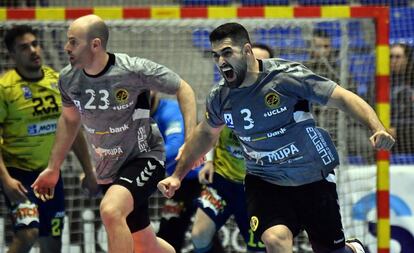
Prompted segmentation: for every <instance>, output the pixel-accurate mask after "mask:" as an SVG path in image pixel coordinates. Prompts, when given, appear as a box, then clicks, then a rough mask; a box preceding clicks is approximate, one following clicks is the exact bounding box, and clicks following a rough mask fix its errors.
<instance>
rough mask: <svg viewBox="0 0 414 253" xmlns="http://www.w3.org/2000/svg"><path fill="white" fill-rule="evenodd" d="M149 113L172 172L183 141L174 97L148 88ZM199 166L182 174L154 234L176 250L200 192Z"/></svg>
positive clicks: (179, 114) (166, 203)
mask: <svg viewBox="0 0 414 253" xmlns="http://www.w3.org/2000/svg"><path fill="white" fill-rule="evenodd" d="M151 117H152V118H153V119H154V120H155V122H157V125H158V128H159V129H160V132H161V134H162V137H163V138H164V143H165V154H166V165H165V168H166V171H167V174H168V175H171V174H172V173H173V172H174V170H175V165H176V164H177V161H176V160H175V158H176V157H177V154H178V150H179V148H180V147H181V146H182V145H183V144H184V139H185V133H184V120H183V116H182V114H181V112H180V107H179V105H178V103H177V101H176V100H173V99H165V98H160V95H159V94H158V93H157V92H152V91H151ZM198 171H199V168H198V169H195V170H192V171H191V172H190V173H188V175H187V176H186V177H185V178H184V180H183V182H182V184H181V188H180V189H179V190H178V191H177V192H176V194H175V195H174V197H173V198H171V199H167V200H166V202H165V204H164V206H163V208H162V211H161V222H160V228H159V231H158V233H157V236H158V237H160V238H162V239H164V240H166V241H167V242H168V243H170V244H171V245H172V246H173V247H174V249H175V251H176V252H177V253H179V252H181V249H182V247H183V244H184V240H185V233H186V232H187V230H188V228H189V226H190V223H191V218H192V216H193V215H194V213H195V211H196V205H195V200H196V199H197V197H198V196H200V192H201V185H200V184H199V182H198Z"/></svg>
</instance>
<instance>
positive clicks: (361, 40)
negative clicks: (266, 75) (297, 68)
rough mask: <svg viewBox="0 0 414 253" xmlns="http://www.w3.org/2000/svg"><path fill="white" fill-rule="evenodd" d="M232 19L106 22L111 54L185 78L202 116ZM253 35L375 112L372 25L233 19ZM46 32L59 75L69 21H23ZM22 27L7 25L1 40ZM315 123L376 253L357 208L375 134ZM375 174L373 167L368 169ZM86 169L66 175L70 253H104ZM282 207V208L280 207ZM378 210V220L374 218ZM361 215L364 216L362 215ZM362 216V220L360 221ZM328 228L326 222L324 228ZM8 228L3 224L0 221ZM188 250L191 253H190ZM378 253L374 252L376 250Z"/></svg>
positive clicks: (336, 120) (74, 167) (47, 54)
mask: <svg viewBox="0 0 414 253" xmlns="http://www.w3.org/2000/svg"><path fill="white" fill-rule="evenodd" d="M229 21H230V20H228V19H227V20H220V19H191V20H184V19H183V20H120V21H107V24H108V25H109V27H110V41H109V51H110V52H117V53H127V54H129V55H131V56H139V57H144V58H148V59H151V60H153V61H155V62H158V63H161V64H164V65H166V66H168V67H169V68H171V69H172V70H174V71H176V72H177V73H179V74H180V75H181V76H182V78H183V79H185V80H186V81H188V82H189V83H190V84H191V85H192V86H193V88H194V90H195V92H196V97H197V104H198V115H199V117H202V115H204V108H205V99H206V95H207V94H208V92H209V90H210V89H211V88H212V86H213V84H214V83H216V82H217V81H218V80H219V78H220V76H219V74H218V72H217V70H216V69H215V67H214V63H213V61H212V59H211V55H210V53H209V51H208V50H209V48H210V45H209V41H208V34H209V32H210V31H211V30H212V29H214V28H215V27H217V26H218V25H220V24H222V23H224V22H229ZM231 21H236V22H240V23H241V24H243V25H245V26H246V28H247V29H248V30H249V31H250V34H251V39H252V41H253V42H258V43H259V42H260V43H265V44H267V45H269V46H270V47H271V48H272V49H273V50H274V51H275V56H276V57H282V58H286V59H289V60H293V61H299V62H302V63H304V64H305V65H306V66H308V67H309V68H311V69H312V70H314V71H315V72H316V73H318V74H320V75H323V76H327V77H330V78H332V79H333V80H335V81H337V82H338V83H339V84H340V85H342V86H343V87H345V88H347V89H350V90H352V91H354V92H355V93H357V94H359V95H360V96H362V97H363V98H364V99H365V100H366V101H367V102H368V103H370V104H371V105H373V106H374V101H375V95H374V88H375V74H376V73H375V69H376V66H375V64H376V53H375V49H376V44H375V40H376V33H375V23H374V21H373V20H371V19H351V18H347V19H319V18H309V19H239V20H238V19H233V20H231ZM24 23H25V24H29V25H32V26H33V27H34V28H36V29H37V30H38V31H39V33H38V37H39V39H40V42H41V45H42V47H43V54H44V62H45V63H46V64H47V65H49V66H51V67H53V68H55V69H57V70H59V69H61V68H62V67H64V66H65V65H66V64H68V59H67V55H66V53H65V52H64V50H63V46H64V44H65V42H66V31H67V27H68V23H67V22H66V21H54V22H49V21H43V22H40V21H24ZM14 24H19V23H18V22H11V21H7V22H1V23H0V34H1V35H3V34H4V31H5V29H7V28H9V27H11V26H12V25H14ZM0 59H1V60H0V69H1V71H4V70H6V69H8V68H10V67H12V64H11V62H10V61H9V60H8V57H7V52H6V50H5V48H4V47H3V46H2V47H1V48H0ZM314 112H315V117H316V118H317V120H318V124H319V125H320V126H321V127H324V128H326V129H327V130H328V131H329V132H330V134H331V136H332V137H333V139H334V141H335V144H336V145H337V147H338V150H339V153H340V157H341V163H342V166H341V168H340V170H338V171H337V177H338V192H339V194H340V202H341V208H342V209H341V211H342V218H343V223H344V227H345V233H346V235H347V236H349V237H351V236H352V237H354V236H355V237H358V238H361V239H362V240H364V241H365V243H367V244H368V246H369V247H370V249H371V250H374V251H376V239H375V237H374V236H373V235H372V234H371V233H370V232H369V231H368V229H367V222H368V221H367V219H366V215H368V216H369V215H371V216H372V215H373V216H372V218H373V219H375V207H374V208H373V209H372V210H369V211H370V213H369V214H365V213H364V214H363V215H362V216H356V215H355V212H354V211H355V204H356V203H357V202H358V201H359V200H360V198H362V197H363V196H366V195H367V194H369V193H375V185H376V183H375V180H376V176H375V152H374V150H373V149H372V148H371V147H370V145H369V140H368V138H369V133H368V131H367V130H366V129H365V128H364V127H362V126H361V125H359V124H358V123H357V122H355V121H354V120H352V119H350V118H349V117H347V116H345V115H344V114H342V113H339V112H338V111H337V110H333V109H327V108H326V107H324V106H315V108H314ZM367 168H368V169H367ZM80 172H81V168H80V166H79V164H78V162H77V161H76V159H75V158H74V156H72V155H71V156H69V157H68V159H67V160H66V163H65V166H64V167H63V169H62V174H63V176H64V179H65V181H64V182H65V192H66V208H67V219H66V222H67V223H66V227H65V234H64V237H63V241H64V252H71V253H76V252H105V250H106V236H105V232H104V229H103V227H102V225H101V222H100V220H99V211H98V209H99V198H97V199H92V200H91V199H87V198H86V197H84V196H83V195H82V193H81V190H80V186H79V177H78V175H79V173H80ZM163 201H164V199H163V198H162V197H161V196H160V195H159V194H158V193H156V194H155V195H154V197H153V198H152V199H151V207H150V209H151V219H152V222H153V224H154V225H155V227H156V225H157V222H158V221H159V219H160V209H161V206H162V203H163ZM275 204H277V203H275ZM372 212H374V214H372ZM1 214H2V215H1V217H3V220H0V222H3V223H4V224H5V229H4V230H1V229H2V228H0V232H1V231H3V232H4V233H3V234H0V236H1V238H2V239H1V241H0V243H1V244H2V245H0V246H1V247H0V253H1V252H2V249H4V247H2V246H4V245H7V244H8V243H9V242H10V234H11V228H10V224H9V221H8V219H7V216H6V212H5V209H4V205H1ZM360 215H361V214H360ZM361 217H362V218H361ZM321 225H323V224H321ZM0 227H1V223H0ZM221 235H222V236H223V238H224V239H225V240H224V243H225V244H226V247H227V249H228V252H243V251H244V247H243V243H242V241H241V240H240V237H239V236H238V233H237V228H236V226H235V225H234V222H229V223H228V224H227V225H226V227H225V228H224V229H223V230H222V232H221ZM190 248H191V245H190V244H187V246H186V249H185V250H184V252H189V250H190ZM374 251H373V252H374ZM295 252H311V249H310V247H309V244H308V243H307V240H306V235H305V234H302V235H301V236H299V238H298V240H297V241H296V242H295Z"/></svg>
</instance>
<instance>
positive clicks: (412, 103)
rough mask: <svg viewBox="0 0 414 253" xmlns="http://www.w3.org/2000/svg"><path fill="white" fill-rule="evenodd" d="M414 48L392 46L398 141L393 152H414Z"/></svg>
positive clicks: (393, 107) (394, 125)
mask: <svg viewBox="0 0 414 253" xmlns="http://www.w3.org/2000/svg"><path fill="white" fill-rule="evenodd" d="M413 51H414V50H413V48H412V47H411V46H409V45H407V44H403V43H397V44H394V45H392V46H391V50H390V58H391V59H390V69H391V94H392V95H391V125H392V128H391V133H392V134H393V136H395V137H396V139H397V142H396V143H395V146H394V147H393V152H394V153H397V154H414V127H413V126H414V61H413V57H414V55H413Z"/></svg>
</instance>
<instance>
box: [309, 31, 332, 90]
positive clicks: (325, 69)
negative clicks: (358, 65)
mask: <svg viewBox="0 0 414 253" xmlns="http://www.w3.org/2000/svg"><path fill="white" fill-rule="evenodd" d="M310 44H311V46H310V60H309V61H308V62H305V63H304V65H305V66H306V67H308V68H310V69H311V70H312V71H314V72H315V73H318V75H322V76H324V77H327V78H329V79H331V80H333V81H335V82H339V67H338V64H337V63H336V61H337V60H338V54H337V51H335V50H334V48H332V38H331V36H330V35H329V33H328V32H327V31H326V30H324V29H318V28H316V29H315V30H314V31H313V33H312V38H311V42H310Z"/></svg>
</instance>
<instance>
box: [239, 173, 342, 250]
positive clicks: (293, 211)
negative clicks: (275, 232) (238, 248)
mask: <svg viewBox="0 0 414 253" xmlns="http://www.w3.org/2000/svg"><path fill="white" fill-rule="evenodd" d="M245 184H246V198H247V205H248V214H249V219H250V227H251V229H252V230H253V231H254V233H255V236H256V237H257V238H260V237H261V235H262V234H263V232H264V231H265V230H266V229H268V228H270V227H273V226H275V225H285V226H287V227H288V228H289V229H290V230H291V232H292V233H293V236H296V235H298V233H299V232H300V231H301V230H303V229H304V230H306V232H307V233H308V236H309V240H310V242H311V244H312V246H317V247H318V248H320V247H322V248H323V249H326V250H328V251H329V250H335V249H339V248H342V247H344V246H345V236H344V233H343V230H342V222H341V214H340V210H339V204H338V194H337V192H336V184H335V183H332V182H329V181H327V180H325V179H324V180H321V181H317V182H314V183H310V184H306V185H301V186H278V185H275V184H271V183H268V182H266V181H264V180H262V179H260V178H259V177H257V176H252V175H247V176H246V179H245Z"/></svg>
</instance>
